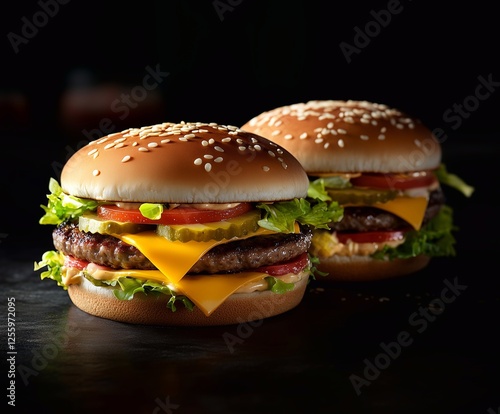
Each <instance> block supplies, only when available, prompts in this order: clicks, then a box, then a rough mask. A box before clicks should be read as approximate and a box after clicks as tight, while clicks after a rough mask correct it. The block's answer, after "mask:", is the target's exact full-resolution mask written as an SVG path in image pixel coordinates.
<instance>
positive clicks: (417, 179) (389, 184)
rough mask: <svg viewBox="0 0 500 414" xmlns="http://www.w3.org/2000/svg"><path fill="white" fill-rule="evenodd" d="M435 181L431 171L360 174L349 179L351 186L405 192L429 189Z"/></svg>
mask: <svg viewBox="0 0 500 414" xmlns="http://www.w3.org/2000/svg"><path fill="white" fill-rule="evenodd" d="M436 181H437V178H436V176H435V175H434V173H432V171H422V172H419V173H415V174H362V175H360V176H359V177H355V178H351V184H352V185H355V186H358V187H374V188H388V189H396V190H406V189H409V188H417V187H429V186H430V185H432V184H434V183H435V182H436Z"/></svg>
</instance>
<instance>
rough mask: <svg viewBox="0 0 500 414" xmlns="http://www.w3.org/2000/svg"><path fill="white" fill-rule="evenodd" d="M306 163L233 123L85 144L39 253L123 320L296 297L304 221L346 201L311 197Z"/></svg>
mask: <svg viewBox="0 0 500 414" xmlns="http://www.w3.org/2000/svg"><path fill="white" fill-rule="evenodd" d="M308 184H309V181H308V178H307V175H306V173H305V172H304V170H303V168H302V166H301V164H300V163H299V162H298V161H297V160H296V158H294V157H293V156H292V155H291V154H290V153H289V152H288V151H286V150H285V149H283V148H281V147H280V146H279V145H277V144H276V143H274V142H272V141H270V140H268V139H265V138H262V137H260V136H258V135H255V134H253V133H249V132H243V131H241V130H240V129H238V128H236V127H233V126H224V125H218V124H215V123H210V124H205V123H185V122H183V123H180V124H175V123H163V124H158V125H153V126H147V127H142V128H130V129H127V130H124V131H122V132H119V133H114V134H111V135H108V136H105V137H103V138H101V139H98V140H96V141H92V142H90V143H89V144H88V145H86V146H85V147H83V148H81V149H80V150H78V151H77V152H76V153H74V154H73V156H72V157H71V158H70V159H69V160H68V161H67V163H66V164H65V166H64V168H63V170H62V172H61V177H60V183H59V182H58V181H56V180H55V179H51V180H50V183H49V189H50V194H49V195H48V196H47V197H48V203H47V205H42V206H41V207H42V208H43V210H44V211H45V215H43V217H42V218H41V219H40V223H41V224H50V225H55V226H56V227H55V228H54V230H53V233H52V234H53V244H54V247H55V249H56V250H53V251H49V252H46V253H45V254H44V255H43V257H42V260H41V261H39V262H37V263H35V270H38V269H41V268H45V270H44V271H43V272H42V273H41V278H42V279H45V278H50V279H53V280H55V281H56V282H57V284H58V285H60V286H62V287H63V288H64V289H67V291H68V294H69V297H70V298H71V301H72V302H73V303H74V305H76V306H77V307H78V308H80V309H81V310H83V311H85V312H87V313H89V314H92V315H95V316H99V317H103V318H106V319H112V320H116V321H121V322H129V323H142V324H157V325H186V326H189V325H225V324H233V323H241V322H245V321H251V320H254V319H261V318H265V317H270V316H273V315H277V314H280V313H283V312H285V311H288V310H290V309H292V308H294V307H295V306H297V305H298V304H299V302H300V301H301V299H302V297H303V294H304V292H305V289H306V285H307V283H308V280H309V276H311V275H312V271H313V270H314V265H313V264H312V263H311V261H310V258H309V255H308V249H309V247H310V244H311V237H312V236H311V229H312V228H317V227H318V228H321V227H323V228H328V223H329V222H330V221H332V220H336V219H338V218H339V217H340V215H341V209H340V208H339V207H338V206H336V207H335V208H331V207H330V206H329V205H327V204H326V203H324V202H317V203H310V202H309V201H308V200H306V198H305V197H306V196H307V190H308Z"/></svg>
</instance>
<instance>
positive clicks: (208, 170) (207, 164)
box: [205, 162, 212, 172]
mask: <svg viewBox="0 0 500 414" xmlns="http://www.w3.org/2000/svg"><path fill="white" fill-rule="evenodd" d="M211 170H212V164H210V163H209V162H207V163H206V164H205V171H206V172H210V171H211Z"/></svg>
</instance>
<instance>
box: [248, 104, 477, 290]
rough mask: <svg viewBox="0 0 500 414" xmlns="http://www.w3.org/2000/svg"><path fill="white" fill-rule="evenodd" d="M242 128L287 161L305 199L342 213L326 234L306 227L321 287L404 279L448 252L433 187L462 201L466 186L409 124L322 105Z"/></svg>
mask: <svg viewBox="0 0 500 414" xmlns="http://www.w3.org/2000/svg"><path fill="white" fill-rule="evenodd" d="M242 129H243V130H245V131H249V132H253V133H256V134H259V135H262V136H264V137H267V138H269V139H271V140H273V141H274V142H276V143H277V144H279V145H280V146H282V147H284V148H285V149H287V150H288V151H290V152H291V153H292V154H293V155H295V157H296V158H297V159H298V160H299V161H300V162H301V164H302V166H303V167H304V169H305V170H306V172H307V174H308V176H309V179H310V188H309V193H308V194H309V196H310V197H317V198H320V199H322V200H326V201H330V202H331V201H332V200H334V201H337V202H338V203H340V205H341V206H342V207H343V208H344V213H343V218H342V219H341V220H340V221H337V222H331V223H330V225H329V229H328V230H325V229H317V230H314V234H313V239H312V244H311V247H310V249H309V251H310V254H311V255H312V256H315V257H317V258H318V259H319V264H318V265H317V268H318V270H320V271H323V272H326V273H328V275H327V276H326V280H337V281H355V280H356V281H365V280H376V279H382V278H389V277H394V276H399V275H405V274H409V273H413V272H416V271H418V270H419V269H422V268H424V267H426V266H427V264H428V263H429V260H430V258H431V257H433V256H450V255H454V254H455V250H454V243H455V239H454V237H453V235H452V230H454V226H453V223H452V210H451V209H450V207H449V206H447V205H445V197H444V194H443V191H442V189H441V185H440V182H445V183H447V184H450V185H453V186H455V187H457V188H458V189H460V190H462V191H463V192H464V193H465V194H466V195H470V194H471V193H472V188H471V187H469V186H467V185H466V184H465V183H464V182H463V181H461V180H460V179H459V178H458V177H457V176H455V175H452V174H448V173H447V172H446V169H445V168H444V166H443V165H442V164H441V146H440V143H439V141H438V140H437V139H436V137H435V136H434V135H433V133H432V132H431V131H430V130H429V129H428V128H426V127H425V126H424V125H423V124H422V123H421V122H420V121H419V120H418V119H415V118H412V117H410V116H408V115H406V114H404V113H403V112H401V111H399V110H397V109H394V108H390V107H388V106H386V105H382V104H377V103H371V102H366V101H337V100H335V101H334V100H326V101H310V102H307V103H297V104H294V105H289V106H283V107H279V108H276V109H273V110H270V111H267V112H264V113H262V114H260V115H258V116H256V117H254V118H253V119H251V120H250V121H248V122H247V123H246V124H245V125H243V126H242ZM322 280H323V279H322Z"/></svg>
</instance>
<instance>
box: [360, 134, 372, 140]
mask: <svg viewBox="0 0 500 414" xmlns="http://www.w3.org/2000/svg"><path fill="white" fill-rule="evenodd" d="M359 137H360V138H361V139H362V140H363V141H368V140H369V139H370V137H369V136H368V135H360V136H359Z"/></svg>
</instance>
